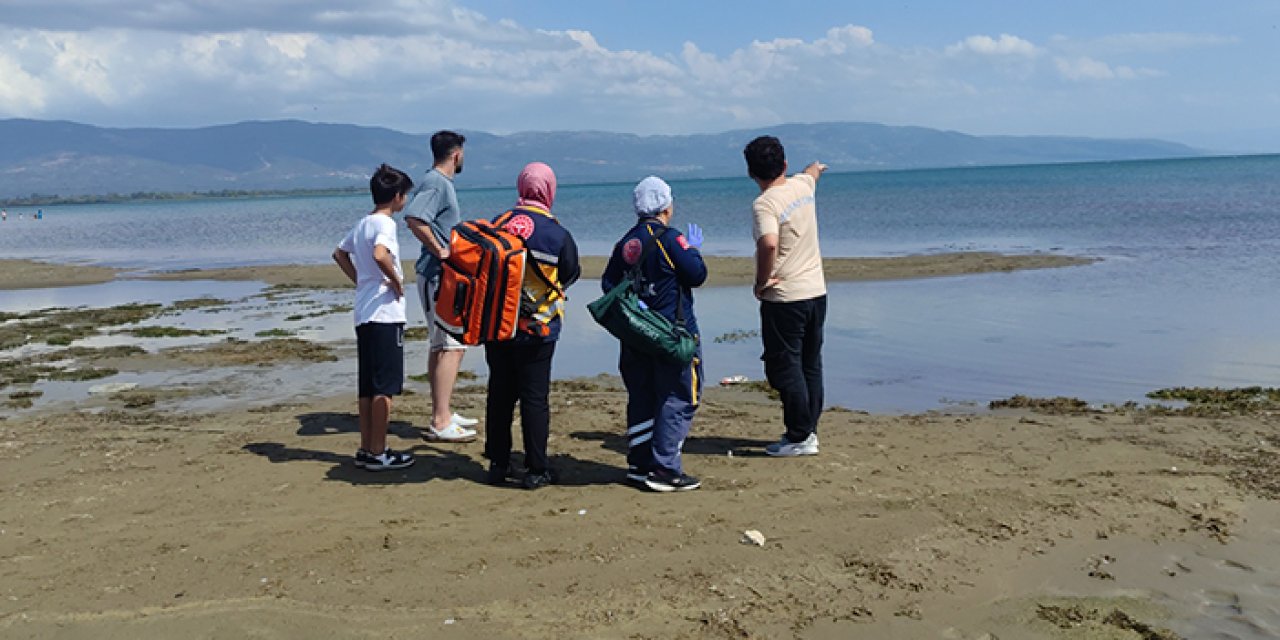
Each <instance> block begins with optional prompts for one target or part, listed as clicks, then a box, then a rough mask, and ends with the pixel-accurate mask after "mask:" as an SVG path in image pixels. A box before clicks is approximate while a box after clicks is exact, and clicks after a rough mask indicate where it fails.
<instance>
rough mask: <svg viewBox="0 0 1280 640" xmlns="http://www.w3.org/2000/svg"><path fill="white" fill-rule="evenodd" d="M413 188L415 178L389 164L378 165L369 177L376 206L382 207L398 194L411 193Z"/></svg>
mask: <svg viewBox="0 0 1280 640" xmlns="http://www.w3.org/2000/svg"><path fill="white" fill-rule="evenodd" d="M412 188H413V180H410V179H409V176H407V175H405V172H403V171H401V170H399V169H397V168H395V167H393V166H391V165H388V164H383V165H382V166H381V167H378V170H377V171H374V172H373V177H371V178H369V192H370V193H372V194H373V204H374V206H378V207H381V206H382V205H384V204H389V203H391V201H393V200H395V199H396V196H400V195H404V194H406V193H409V190H410V189H412Z"/></svg>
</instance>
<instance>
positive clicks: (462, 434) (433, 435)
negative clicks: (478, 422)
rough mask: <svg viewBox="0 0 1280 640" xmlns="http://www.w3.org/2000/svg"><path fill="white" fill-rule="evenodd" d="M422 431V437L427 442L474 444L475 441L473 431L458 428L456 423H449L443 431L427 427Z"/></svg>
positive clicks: (474, 432)
mask: <svg viewBox="0 0 1280 640" xmlns="http://www.w3.org/2000/svg"><path fill="white" fill-rule="evenodd" d="M424 431H425V433H423V435H422V437H423V438H425V439H426V440H427V441H428V442H474V441H475V439H476V430H475V429H468V428H466V427H462V426H458V423H456V422H450V423H449V426H447V427H445V428H443V429H436V428H435V427H427V428H426V429H425V430H424Z"/></svg>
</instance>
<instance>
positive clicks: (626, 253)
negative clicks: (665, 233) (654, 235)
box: [622, 238, 643, 264]
mask: <svg viewBox="0 0 1280 640" xmlns="http://www.w3.org/2000/svg"><path fill="white" fill-rule="evenodd" d="M642 248H643V246H642V243H641V242H640V239H639V238H632V239H630V240H628V241H627V243H626V244H624V245H622V261H623V262H625V263H627V264H635V263H636V261H638V260H639V259H640V250H641V249H642Z"/></svg>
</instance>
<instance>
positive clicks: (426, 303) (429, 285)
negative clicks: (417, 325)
mask: <svg viewBox="0 0 1280 640" xmlns="http://www.w3.org/2000/svg"><path fill="white" fill-rule="evenodd" d="M439 286H440V277H439V276H436V277H435V278H431V279H430V280H429V281H428V280H427V279H426V278H423V277H422V275H421V274H419V275H418V298H419V299H420V300H422V312H423V313H424V314H426V316H427V333H428V335H429V336H430V337H429V338H428V340H429V344H430V345H431V347H430V348H431V351H432V352H436V351H461V350H463V349H466V348H467V345H465V344H462V343H461V342H459V341H458V339H457V338H455V337H453V335H452V334H450V333H449V332H448V331H445V330H444V329H442V328H441V327H440V324H439V323H437V322H436V314H435V310H434V309H433V308H432V306H433V303H434V302H435V299H436V288H437V287H439Z"/></svg>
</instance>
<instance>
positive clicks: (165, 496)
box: [0, 269, 1280, 640]
mask: <svg viewBox="0 0 1280 640" xmlns="http://www.w3.org/2000/svg"><path fill="white" fill-rule="evenodd" d="M335 270H336V269H335ZM316 294H319V297H328V298H339V297H341V298H345V297H346V295H345V294H343V293H337V292H332V291H319V290H310V291H307V290H301V291H278V290H268V291H262V292H259V293H256V294H254V296H253V299H252V300H248V299H246V300H244V301H235V302H231V301H227V300H219V299H217V298H212V297H210V298H191V299H186V300H180V301H174V302H173V303H171V304H169V306H162V305H160V304H152V305H137V304H132V305H130V304H125V305H119V306H117V307H112V308H110V309H101V310H84V309H53V310H47V311H44V312H40V313H37V314H33V315H32V316H30V317H26V316H24V317H21V318H15V319H13V321H12V322H8V323H5V324H3V325H0V326H2V327H8V329H9V330H10V337H12V338H15V339H17V340H19V341H21V342H23V343H26V342H33V343H38V342H42V341H43V343H44V344H45V345H47V347H48V349H47V350H46V349H40V350H34V351H32V352H28V353H24V354H23V355H21V356H17V355H15V356H14V357H13V358H12V359H11V362H10V363H3V364H11V365H12V367H11V368H10V370H9V372H10V373H11V374H12V375H11V377H10V380H9V383H8V384H9V386H8V387H7V388H4V389H3V394H5V395H7V398H8V402H9V403H12V405H11V406H14V407H20V406H21V404H20V403H21V402H22V401H23V400H27V401H28V402H30V399H31V398H32V397H36V398H39V397H40V396H39V394H40V393H42V392H43V391H44V390H48V392H49V393H50V395H56V394H57V390H56V388H55V387H56V385H49V386H48V387H46V386H45V385H44V383H43V380H63V379H70V380H82V381H83V384H86V385H95V384H101V383H99V382H95V381H97V380H108V381H109V380H110V376H111V375H113V374H114V373H116V372H118V373H124V374H137V373H143V372H161V374H162V375H158V376H155V377H152V378H150V381H149V382H148V383H143V384H142V385H141V386H137V387H134V388H126V387H128V386H129V385H122V387H121V388H119V389H116V390H102V391H99V392H90V394H89V396H88V397H86V398H83V399H79V400H67V399H54V400H53V401H52V402H50V403H49V404H42V405H40V406H36V407H33V408H31V410H24V409H21V408H16V409H15V410H14V411H12V412H8V413H3V414H0V483H2V484H3V485H4V486H5V487H6V489H7V490H8V493H7V494H6V495H9V496H10V497H11V499H9V500H5V501H0V556H3V557H4V558H6V559H7V561H6V562H3V563H0V585H4V586H3V587H0V636H5V637H8V636H9V635H13V636H15V637H30V638H59V637H68V636H72V637H99V636H104V637H129V638H140V639H143V640H149V639H151V638H170V637H193V636H210V635H215V636H219V637H222V636H225V637H251V636H252V637H295V636H299V637H302V636H305V637H310V636H324V637H336V638H348V637H350V638H357V637H367V636H369V635H379V636H382V637H393V638H420V637H446V638H447V637H460V638H461V637H488V638H498V639H501V638H514V637H520V638H598V637H670V638H695V637H697V638H701V637H711V638H741V637H752V638H794V637H801V638H813V639H821V638H844V637H874V638H882V637H884V638H892V637H912V638H916V637H952V638H958V639H967V640H977V639H979V638H982V637H1000V638H1024V639H1028V640H1032V639H1042V640H1054V639H1058V638H1063V637H1073V638H1074V637H1083V638H1127V637H1133V636H1132V632H1133V630H1134V629H1138V628H1143V629H1148V630H1150V629H1154V630H1155V631H1153V632H1152V633H1163V630H1166V629H1173V630H1175V631H1176V632H1177V633H1180V634H1182V635H1167V634H1166V635H1152V634H1150V633H1148V634H1146V635H1142V636H1141V637H1147V638H1161V639H1167V638H1180V637H1200V636H1201V635H1204V634H1203V633H1199V632H1200V631H1203V630H1205V629H1206V628H1209V629H1222V628H1227V627H1226V626H1229V625H1232V624H1241V625H1246V624H1257V625H1261V626H1257V627H1256V628H1265V629H1270V628H1272V627H1268V626H1265V625H1268V624H1272V622H1271V620H1272V618H1269V617H1268V616H1269V615H1271V612H1273V611H1274V610H1273V608H1269V607H1272V606H1273V605H1272V604H1270V601H1269V600H1265V599H1260V597H1264V596H1266V594H1267V593H1269V592H1266V591H1259V590H1265V588H1266V587H1267V585H1272V584H1280V561H1276V560H1274V559H1273V557H1274V554H1271V553H1270V552H1269V551H1270V549H1271V548H1272V547H1273V546H1274V532H1275V531H1277V530H1280V503H1277V502H1276V498H1277V497H1280V483H1277V482H1276V481H1275V478H1276V477H1277V475H1278V473H1277V472H1278V471H1280V457H1277V456H1275V455H1274V451H1273V449H1274V446H1273V445H1272V444H1270V442H1271V441H1273V439H1274V434H1275V432H1276V430H1277V428H1278V427H1280V411H1277V410H1276V408H1277V405H1276V404H1275V403H1280V394H1276V395H1277V396H1278V397H1274V398H1272V400H1271V404H1265V405H1263V406H1262V407H1261V408H1259V407H1257V406H1256V405H1250V404H1249V402H1252V401H1255V400H1258V398H1256V397H1255V396H1256V395H1257V394H1255V393H1252V392H1248V391H1246V392H1245V393H1244V394H1243V395H1242V396H1239V397H1236V398H1235V399H1234V400H1232V401H1231V402H1226V400H1229V399H1224V398H1222V397H1221V392H1220V391H1219V390H1216V389H1215V390H1201V391H1202V392H1203V393H1183V394H1180V395H1172V396H1167V397H1169V398H1170V399H1177V398H1183V399H1186V400H1187V401H1189V402H1192V403H1211V406H1204V407H1202V408H1204V409H1205V410H1206V411H1207V412H1206V413H1186V414H1185V415H1169V414H1167V413H1162V412H1160V411H1157V410H1144V409H1142V408H1140V407H1130V406H1127V405H1126V406H1121V407H1112V408H1110V409H1106V408H1104V409H1102V410H1098V409H1095V408H1091V407H1087V406H1082V405H1083V403H1079V402H1072V401H1070V400H1071V399H1063V398H1056V399H1036V398H1020V397H1014V398H1010V402H1009V403H1008V405H1009V406H1010V407H1014V408H1011V409H1000V410H993V411H979V412H969V411H965V410H943V411H929V412H925V413H916V414H905V415H887V414H869V413H865V412H860V411H852V410H849V409H847V408H841V407H839V406H832V407H831V408H829V409H828V410H827V411H826V412H824V414H823V417H822V427H821V429H822V436H821V438H822V444H821V447H822V448H821V454H820V455H818V456H816V457H806V458H798V459H790V460H777V459H773V458H769V457H767V456H765V455H764V454H763V451H762V449H763V447H764V446H765V445H766V444H768V443H769V442H772V441H773V440H775V439H776V438H777V437H778V434H779V433H781V431H782V411H781V407H780V406H779V403H778V402H777V401H776V400H773V399H770V398H769V396H768V394H767V393H766V391H765V389H764V387H763V385H762V384H760V383H757V384H750V385H734V386H727V387H721V386H712V385H708V387H707V388H706V389H705V394H704V395H703V397H702V400H701V408H700V409H699V410H698V413H697V416H696V418H695V421H694V425H693V430H692V432H691V433H690V436H689V438H688V439H687V440H686V443H685V446H684V453H685V457H684V464H685V465H686V468H687V470H688V472H689V473H691V474H693V475H696V476H698V477H700V478H701V479H702V480H703V487H702V488H701V489H699V490H698V491H694V492H690V493H685V494H678V495H659V494H653V493H649V492H645V491H641V490H638V489H636V488H633V487H630V486H628V485H626V484H624V483H623V482H622V481H621V480H622V477H623V474H624V473H625V470H626V459H625V453H626V449H627V442H626V439H625V435H624V434H625V430H626V426H625V415H626V407H627V396H626V393H625V391H624V390H623V389H622V385H621V382H620V380H619V378H618V377H617V376H616V375H599V376H591V377H581V376H579V377H566V378H561V379H556V380H555V381H554V382H553V383H552V387H551V394H550V401H551V411H552V426H551V439H550V442H549V448H550V453H551V455H552V464H553V465H554V466H555V467H556V468H557V470H558V471H559V472H560V475H561V482H560V483H559V485H557V486H553V487H548V488H545V489H541V490H539V491H534V492H530V491H524V490H520V489H515V488H508V487H493V486H490V485H487V484H485V481H484V478H485V475H486V473H485V468H486V465H487V460H486V459H485V458H484V456H483V449H484V444H483V441H482V440H481V441H478V442H474V443H468V444H462V445H440V444H435V443H427V442H424V441H423V440H422V439H421V429H422V428H423V426H424V425H426V424H428V422H429V420H430V411H429V404H430V401H429V394H428V393H427V391H428V390H427V385H426V384H425V383H424V382H421V381H420V380H419V379H416V378H410V381H408V382H406V387H405V389H406V393H405V395H403V396H401V397H398V398H397V399H396V404H395V407H394V409H393V410H392V414H391V418H392V423H391V429H390V434H389V442H390V443H391V444H392V446H393V447H394V448H397V449H406V448H407V449H410V450H412V451H413V452H414V454H415V456H416V457H417V458H418V463H417V464H416V465H415V466H413V467H411V468H409V469H405V470H402V471H396V472H388V473H369V472H366V471H362V470H359V469H357V468H355V467H354V466H353V465H352V461H351V456H352V453H353V451H354V447H355V446H356V443H357V442H358V436H357V431H358V419H357V416H356V415H355V412H356V406H355V405H356V401H355V398H354V397H353V396H354V393H353V389H351V386H352V385H351V382H352V381H353V378H354V354H353V353H352V349H351V348H350V345H349V344H347V345H345V346H342V345H333V344H326V343H323V342H312V341H310V340H308V339H306V338H300V337H298V336H296V335H289V334H288V333H287V332H286V333H285V334H283V335H277V334H272V333H269V332H268V333H267V335H265V336H264V335H262V334H261V333H251V334H250V335H252V336H254V338H253V339H249V338H248V336H241V338H243V339H232V338H228V337H222V336H221V334H219V335H215V336H213V337H212V338H211V339H207V340H204V341H199V342H197V343H192V344H183V343H182V342H181V340H183V338H178V339H177V340H176V341H175V342H169V343H167V345H165V343H159V342H156V340H168V339H169V338H156V339H146V338H143V337H141V336H138V335H137V334H134V336H135V337H134V338H133V339H132V340H128V339H126V341H127V343H126V344H120V345H116V346H109V347H89V346H84V345H77V344H75V341H76V340H78V339H80V338H81V337H87V336H91V335H100V334H103V333H109V334H113V335H114V334H117V333H119V334H120V335H128V334H127V333H125V332H122V331H121V332H117V331H116V329H122V328H128V327H129V326H130V325H136V324H139V320H140V319H149V318H152V317H164V318H168V319H167V320H165V322H166V323H168V324H171V325H174V326H172V327H168V328H169V329H174V330H181V329H187V328H210V327H220V328H222V329H226V330H237V329H238V330H241V331H247V332H252V331H253V330H254V329H256V328H257V326H258V325H255V324H253V323H254V322H256V321H255V320H253V319H252V316H253V315H254V314H255V313H258V312H263V311H269V312H270V313H273V314H274V315H275V317H280V316H283V315H284V314H289V313H294V312H306V313H318V314H329V313H338V311H337V310H336V309H333V308H330V307H327V306H324V305H320V306H321V308H318V309H317V308H316V307H317V305H315V304H314V303H313V302H311V301H310V298H308V296H315V295H316ZM183 309H187V310H190V309H198V310H200V311H198V312H192V313H196V314H197V315H200V316H202V319H201V320H200V321H191V320H190V319H187V320H184V319H183V318H182V316H181V315H179V316H177V317H173V316H169V315H166V314H169V313H171V312H174V311H181V310H183ZM218 316H222V317H223V318H225V319H226V320H227V322H226V323H225V324H223V323H217V322H210V321H209V320H212V319H215V318H217V317H218ZM143 324H146V323H143ZM276 324H278V323H273V322H268V323H266V324H265V325H264V326H275V325H276ZM23 326H26V327H29V330H22V329H21V327H23ZM246 327H247V328H246ZM104 329H109V331H105V332H104ZM175 333H176V332H175ZM177 335H181V334H180V333H178V334H177ZM233 335H234V334H233ZM344 335H345V333H344ZM55 336H62V337H63V338H68V339H70V340H69V342H67V341H65V340H64V341H58V342H55V341H53V338H54V337H55ZM258 338H265V339H258ZM419 339H420V338H419ZM58 345H61V346H63V347H65V348H62V349H54V347H55V346H58ZM140 345H148V348H145V349H144V348H141V346H140ZM417 346H418V347H422V346H424V345H423V344H422V343H418V344H417ZM419 362H420V361H419ZM313 366H314V367H316V368H308V367H313ZM324 367H338V368H340V369H341V370H342V371H336V372H335V371H330V372H329V373H327V374H325V375H336V376H338V379H339V380H340V382H338V383H337V384H329V383H325V384H323V385H321V386H319V387H309V386H307V385H302V384H298V382H299V380H300V378H298V377H297V376H298V375H300V374H299V372H301V375H302V376H304V377H306V376H315V375H316V374H318V373H319V372H320V369H319V368H324ZM343 371H345V373H344V372H343ZM166 372H167V373H166ZM60 374H67V375H60ZM99 374H103V376H105V377H99ZM31 376H34V377H35V378H36V379H38V380H40V381H38V382H35V383H32V382H30V379H31ZM104 386H105V385H104ZM250 388H254V389H257V388H264V389H268V390H269V391H270V394H269V398H265V399H263V398H252V397H250V394H248V393H246V390H248V389H250ZM837 396H838V394H837V393H836V392H835V390H833V392H832V394H831V396H830V397H831V398H832V401H833V404H837V405H838V404H839V399H838V397H837ZM208 398H212V399H215V400H225V399H228V398H231V399H233V403H232V404H218V405H217V406H210V405H202V404H201V403H202V400H204V399H208ZM485 401H486V398H485V386H484V385H483V384H482V383H480V382H477V381H465V382H461V383H459V386H458V388H457V390H456V393H455V396H454V403H453V404H454V409H455V410H457V411H458V412H459V413H462V414H463V415H469V416H474V417H479V418H483V416H484V406H485ZM28 406H30V404H28ZM1250 406H1253V407H1254V408H1253V409H1249V407H1250ZM1215 407H1217V408H1215ZM481 430H482V434H483V425H482V427H481ZM518 439H519V438H517V440H518ZM517 459H518V458H517ZM517 466H518V462H517ZM32 505H38V508H33V507H32ZM748 531H756V532H759V533H760V534H761V535H762V536H763V537H764V542H763V544H762V545H760V546H757V545H756V544H751V543H749V542H748V543H744V542H743V539H744V536H745V534H746V532H748ZM747 539H748V541H749V540H750V538H747ZM441 545H447V548H446V547H442V546H441ZM442 549H444V550H446V551H447V552H443V553H442V552H441V551H442ZM1171 557H1175V558H1177V561H1176V562H1174V561H1171V560H1170V558H1171ZM1240 567H1245V569H1241V568H1240ZM424 580H425V581H426V582H425V583H424ZM423 584H427V585H428V586H429V587H430V589H431V596H430V597H429V598H424V597H423V596H422V588H423ZM530 585H534V587H533V588H531V586H530ZM1210 592H1212V593H1217V594H1221V597H1222V598H1224V599H1225V600H1224V601H1231V600H1230V599H1231V598H1235V599H1236V600H1234V602H1235V603H1236V604H1234V605H1233V607H1232V608H1227V607H1218V608H1214V609H1208V610H1206V609H1200V608H1198V607H1201V606H1202V605H1203V601H1202V600H1198V599H1197V598H1201V597H1202V594H1204V593H1210ZM815 593H817V594H820V595H821V596H822V597H820V598H817V599H815V598H814V597H813V595H814V594H815ZM1259 593H1262V594H1263V596H1259V595H1258V594H1259ZM1188 612H1192V613H1188ZM1276 624H1280V621H1276ZM1064 625H1070V631H1069V632H1068V631H1063V630H1064V629H1068V626H1064ZM1197 625H1202V626H1197ZM1203 625H1217V626H1216V627H1205V626H1203ZM1224 625H1226V626H1224ZM1277 628H1280V627H1277ZM1068 633H1069V634H1070V635H1064V634H1068ZM1170 633H1173V632H1170ZM1243 637H1248V636H1247V635H1245V636H1243Z"/></svg>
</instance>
